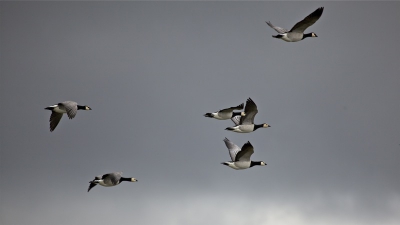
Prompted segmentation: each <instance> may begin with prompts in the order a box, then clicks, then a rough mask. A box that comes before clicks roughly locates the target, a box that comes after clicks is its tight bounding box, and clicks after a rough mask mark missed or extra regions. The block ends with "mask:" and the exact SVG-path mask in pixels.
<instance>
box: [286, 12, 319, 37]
mask: <svg viewBox="0 0 400 225" xmlns="http://www.w3.org/2000/svg"><path fill="white" fill-rule="evenodd" d="M323 11H324V7H320V8H318V9H316V10H315V11H314V12H312V13H311V14H310V15H308V16H307V17H306V18H304V19H303V20H302V21H300V22H298V23H296V25H294V26H293V28H292V29H290V32H296V33H303V32H304V31H305V30H306V29H307V28H308V27H309V26H311V25H313V24H314V23H315V22H316V21H317V20H318V19H319V18H320V17H321V15H322V12H323Z"/></svg>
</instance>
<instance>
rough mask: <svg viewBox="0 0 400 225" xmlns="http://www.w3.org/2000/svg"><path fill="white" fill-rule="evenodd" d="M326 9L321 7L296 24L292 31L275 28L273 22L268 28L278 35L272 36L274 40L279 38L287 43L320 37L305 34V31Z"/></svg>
mask: <svg viewBox="0 0 400 225" xmlns="http://www.w3.org/2000/svg"><path fill="white" fill-rule="evenodd" d="M323 11H324V7H320V8H318V9H316V10H315V11H314V12H312V13H311V14H310V15H308V16H306V17H305V18H304V19H303V20H301V21H300V22H298V23H296V24H295V25H294V26H293V27H292V29H290V30H287V29H284V28H282V27H278V26H274V25H272V23H271V22H269V21H268V22H266V23H267V24H268V26H270V27H271V28H273V29H274V30H275V31H276V32H278V35H276V36H272V37H274V38H279V39H282V40H284V41H287V42H296V41H300V40H303V39H304V38H306V37H318V36H317V35H316V34H315V33H313V32H312V33H309V34H304V31H305V30H306V29H307V28H308V27H310V26H311V25H313V24H314V23H315V22H316V21H317V20H318V19H319V18H320V17H321V15H322V12H323Z"/></svg>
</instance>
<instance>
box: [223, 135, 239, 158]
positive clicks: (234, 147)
mask: <svg viewBox="0 0 400 225" xmlns="http://www.w3.org/2000/svg"><path fill="white" fill-rule="evenodd" d="M224 142H225V145H226V147H227V148H228V150H229V155H230V156H231V159H232V161H235V157H236V154H237V153H238V152H239V151H240V148H239V146H237V145H235V144H234V143H233V142H231V141H230V140H229V139H228V138H225V139H224Z"/></svg>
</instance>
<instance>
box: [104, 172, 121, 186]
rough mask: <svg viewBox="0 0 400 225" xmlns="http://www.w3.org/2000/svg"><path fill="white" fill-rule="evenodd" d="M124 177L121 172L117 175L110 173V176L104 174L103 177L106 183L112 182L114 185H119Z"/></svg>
mask: <svg viewBox="0 0 400 225" xmlns="http://www.w3.org/2000/svg"><path fill="white" fill-rule="evenodd" d="M121 177H122V173H121V172H116V173H109V174H104V175H103V180H104V182H111V184H113V185H117V184H119V180H120V179H121Z"/></svg>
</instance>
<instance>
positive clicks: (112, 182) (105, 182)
mask: <svg viewBox="0 0 400 225" xmlns="http://www.w3.org/2000/svg"><path fill="white" fill-rule="evenodd" d="M122 181H129V182H137V181H138V180H137V179H136V178H133V177H129V178H126V177H122V172H115V173H107V174H104V175H103V176H97V177H95V178H94V179H93V180H92V181H89V183H90V185H89V188H88V192H89V191H90V189H92V188H93V187H94V186H96V185H98V184H99V185H101V186H103V187H113V186H116V185H118V184H120V183H121V182H122Z"/></svg>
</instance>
